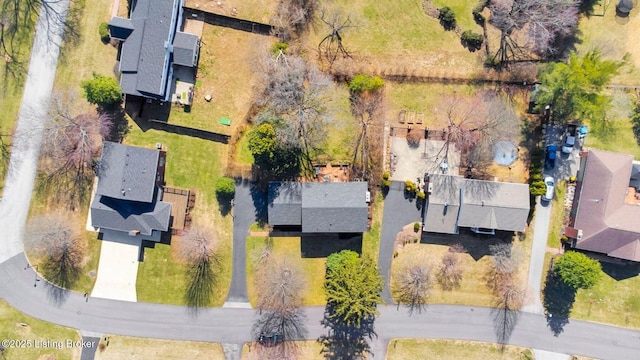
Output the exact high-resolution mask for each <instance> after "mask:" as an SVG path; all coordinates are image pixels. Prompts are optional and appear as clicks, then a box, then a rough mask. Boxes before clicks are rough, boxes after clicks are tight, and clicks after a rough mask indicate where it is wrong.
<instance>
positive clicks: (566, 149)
mask: <svg viewBox="0 0 640 360" xmlns="http://www.w3.org/2000/svg"><path fill="white" fill-rule="evenodd" d="M577 135H578V126H577V125H576V124H568V125H567V130H566V131H565V134H564V141H563V142H562V152H563V153H565V154H571V152H572V151H573V147H574V145H575V144H576V137H577Z"/></svg>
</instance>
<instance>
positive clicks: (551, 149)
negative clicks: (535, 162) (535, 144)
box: [544, 145, 558, 170]
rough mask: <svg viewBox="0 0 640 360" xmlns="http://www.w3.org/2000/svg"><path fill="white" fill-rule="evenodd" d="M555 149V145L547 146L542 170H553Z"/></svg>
mask: <svg viewBox="0 0 640 360" xmlns="http://www.w3.org/2000/svg"><path fill="white" fill-rule="evenodd" d="M557 150H558V149H557V147H556V146H555V145H548V146H547V151H546V154H545V157H544V168H545V169H548V170H550V169H553V168H554V167H555V166H556V156H557V153H556V151H557Z"/></svg>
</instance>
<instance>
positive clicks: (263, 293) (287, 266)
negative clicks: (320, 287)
mask: <svg viewBox="0 0 640 360" xmlns="http://www.w3.org/2000/svg"><path fill="white" fill-rule="evenodd" d="M265 259H266V260H265ZM260 264H261V265H260V266H258V267H257V269H258V270H259V272H260V273H261V274H262V275H263V276H260V277H256V292H257V294H258V304H257V309H258V311H259V314H258V317H257V319H256V322H255V323H254V325H253V335H254V338H255V339H256V340H258V342H260V343H262V345H265V346H261V347H260V351H261V353H260V354H261V359H295V358H296V354H297V347H296V343H295V340H300V339H303V338H304V335H305V334H306V328H305V326H304V321H305V315H304V311H303V310H302V309H301V308H300V307H301V306H302V294H303V291H304V288H305V286H306V284H305V281H304V278H303V276H302V270H301V269H300V267H299V266H298V265H297V264H295V263H292V262H289V261H285V260H275V259H270V258H269V257H268V256H267V257H266V258H264V257H261V261H260ZM265 338H268V340H266V341H265Z"/></svg>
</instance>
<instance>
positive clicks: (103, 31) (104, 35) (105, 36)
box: [98, 22, 111, 44]
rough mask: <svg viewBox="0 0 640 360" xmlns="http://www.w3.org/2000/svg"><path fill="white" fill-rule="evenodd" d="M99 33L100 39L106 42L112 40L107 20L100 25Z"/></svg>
mask: <svg viewBox="0 0 640 360" xmlns="http://www.w3.org/2000/svg"><path fill="white" fill-rule="evenodd" d="M98 33H99V34H100V41H102V42H103V43H104V44H106V43H108V42H109V40H111V35H110V34H109V25H108V24H107V23H106V22H102V23H100V26H98Z"/></svg>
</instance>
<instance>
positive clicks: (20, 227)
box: [0, 0, 69, 262]
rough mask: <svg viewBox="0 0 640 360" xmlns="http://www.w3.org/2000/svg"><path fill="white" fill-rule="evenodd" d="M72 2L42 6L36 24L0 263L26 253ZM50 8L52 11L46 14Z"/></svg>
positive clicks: (1, 224)
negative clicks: (26, 235)
mask: <svg viewBox="0 0 640 360" xmlns="http://www.w3.org/2000/svg"><path fill="white" fill-rule="evenodd" d="M68 7H69V0H60V1H50V2H47V5H46V6H43V7H42V8H43V11H40V16H39V17H38V22H37V24H36V35H35V38H34V40H33V48H32V52H31V59H30V60H29V68H28V74H27V80H26V83H25V86H24V96H23V97H22V104H21V106H20V113H19V114H18V124H17V126H16V132H15V137H14V139H13V148H12V151H11V159H10V160H9V170H8V172H7V177H6V180H5V187H4V192H3V199H2V201H1V202H0V229H2V236H0V262H2V261H5V260H7V259H9V258H11V257H13V256H15V255H16V254H19V253H20V252H22V251H23V249H24V247H23V243H22V235H23V232H24V224H25V222H26V221H27V214H28V213H29V200H30V199H31V192H32V190H33V184H34V179H35V174H36V168H37V166H38V155H39V154H40V144H41V143H42V133H43V129H44V123H45V121H46V119H47V117H48V116H47V115H48V111H49V106H48V104H49V99H50V98H51V90H52V89H53V81H54V79H55V75H56V67H57V65H58V55H59V54H60V44H62V34H63V33H64V21H65V18H66V14H67V8H68ZM45 8H47V9H49V10H47V11H45V10H44V9H45Z"/></svg>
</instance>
